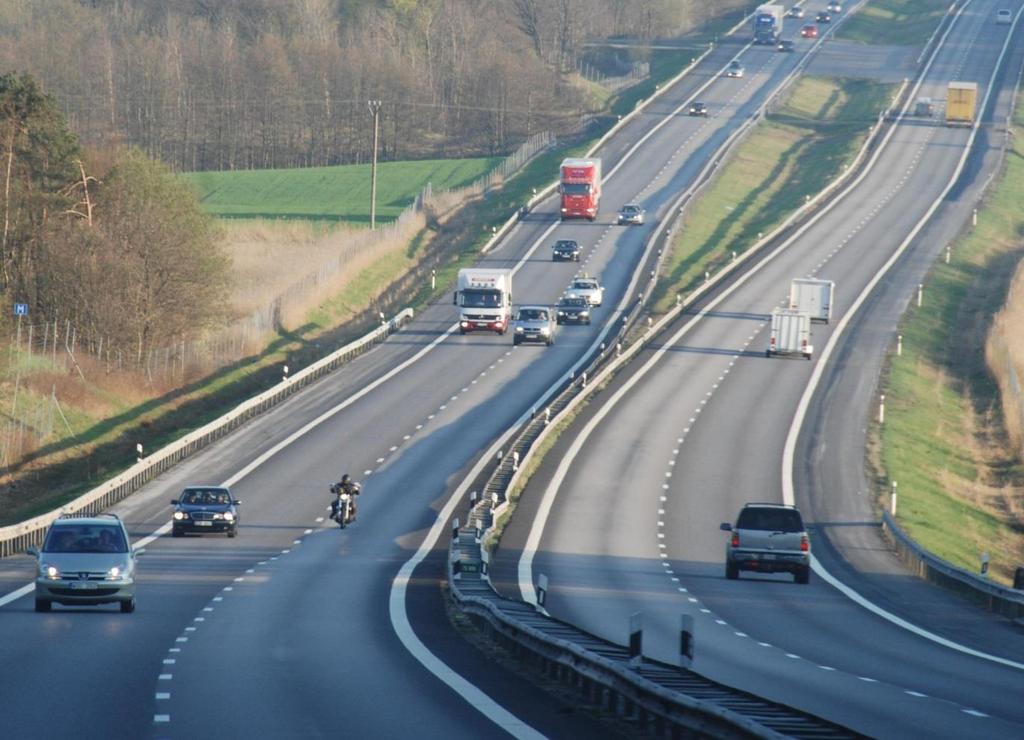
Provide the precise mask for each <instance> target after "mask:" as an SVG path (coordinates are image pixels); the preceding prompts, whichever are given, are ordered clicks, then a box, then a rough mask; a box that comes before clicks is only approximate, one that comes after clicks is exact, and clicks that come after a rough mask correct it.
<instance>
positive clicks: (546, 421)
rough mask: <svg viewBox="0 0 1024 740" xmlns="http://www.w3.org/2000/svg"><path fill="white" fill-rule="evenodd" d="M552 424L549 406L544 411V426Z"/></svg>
mask: <svg viewBox="0 0 1024 740" xmlns="http://www.w3.org/2000/svg"><path fill="white" fill-rule="evenodd" d="M550 423H551V407H550V406H548V407H547V408H546V409H544V426H547V425H548V424H550Z"/></svg>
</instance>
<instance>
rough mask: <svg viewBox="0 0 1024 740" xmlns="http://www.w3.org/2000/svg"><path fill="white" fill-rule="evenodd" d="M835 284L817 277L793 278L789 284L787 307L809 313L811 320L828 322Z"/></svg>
mask: <svg viewBox="0 0 1024 740" xmlns="http://www.w3.org/2000/svg"><path fill="white" fill-rule="evenodd" d="M835 290H836V284H835V283H834V282H833V281H831V280H819V279H817V278H794V279H793V282H792V283H790V285H789V307H790V308H791V309H794V310H796V311H804V312H806V313H809V314H810V315H811V321H821V322H824V323H826V324H827V323H828V320H829V319H831V318H832V299H833V297H834V296H835Z"/></svg>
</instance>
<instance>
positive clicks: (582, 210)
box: [559, 159, 601, 221]
mask: <svg viewBox="0 0 1024 740" xmlns="http://www.w3.org/2000/svg"><path fill="white" fill-rule="evenodd" d="M561 169H562V183H561V185H560V186H559V192H561V194H562V218H589V219H590V220H591V221H593V220H594V219H595V218H597V208H598V204H599V203H600V201H601V160H600V159H564V160H562V168H561Z"/></svg>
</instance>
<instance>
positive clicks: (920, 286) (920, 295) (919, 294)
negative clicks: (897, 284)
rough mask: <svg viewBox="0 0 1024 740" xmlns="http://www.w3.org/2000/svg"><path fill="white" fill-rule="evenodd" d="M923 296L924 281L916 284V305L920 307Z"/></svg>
mask: <svg viewBox="0 0 1024 740" xmlns="http://www.w3.org/2000/svg"><path fill="white" fill-rule="evenodd" d="M923 298H924V283H918V284H917V307H918V308H921V300H922V299H923Z"/></svg>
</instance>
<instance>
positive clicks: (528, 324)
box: [512, 306, 555, 347]
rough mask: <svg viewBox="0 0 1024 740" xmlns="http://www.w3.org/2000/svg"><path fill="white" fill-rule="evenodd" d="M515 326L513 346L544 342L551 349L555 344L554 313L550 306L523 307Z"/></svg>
mask: <svg viewBox="0 0 1024 740" xmlns="http://www.w3.org/2000/svg"><path fill="white" fill-rule="evenodd" d="M513 326H514V327H515V329H514V331H513V333H512V344H522V343H523V342H543V343H544V344H546V345H548V346H549V347H550V346H551V345H552V344H554V343H555V317H554V311H553V310H552V309H551V308H550V307H548V306H521V307H520V308H519V310H518V311H517V312H516V318H515V321H514V322H513Z"/></svg>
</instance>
